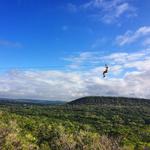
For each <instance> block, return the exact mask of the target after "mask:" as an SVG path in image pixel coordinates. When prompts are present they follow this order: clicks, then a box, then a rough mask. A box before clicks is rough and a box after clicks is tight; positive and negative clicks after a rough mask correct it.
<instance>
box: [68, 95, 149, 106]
mask: <svg viewBox="0 0 150 150" xmlns="http://www.w3.org/2000/svg"><path fill="white" fill-rule="evenodd" d="M68 104H71V105H114V106H116V105H117V106H118V105H120V106H145V105H146V106H150V100H149V99H140V98H127V97H104V96H89V97H83V98H79V99H76V100H73V101H71V102H69V103H68Z"/></svg>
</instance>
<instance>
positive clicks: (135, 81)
mask: <svg viewBox="0 0 150 150" xmlns="http://www.w3.org/2000/svg"><path fill="white" fill-rule="evenodd" d="M149 10H150V1H149V0H143V1H141V0H82V1H81V0H76V1H73V0H13V1H12V0H0V14H1V15H0V20H1V23H0V97H7V98H27V99H47V100H65V101H70V100H74V99H76V98H80V97H84V96H125V97H126V96H127V97H138V98H148V99H150V92H149V91H150V19H149V18H150V13H149ZM105 64H107V65H108V66H109V73H108V74H107V76H106V78H103V77H102V72H103V70H104V69H105V68H104V66H105Z"/></svg>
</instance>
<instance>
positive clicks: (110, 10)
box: [69, 0, 137, 24]
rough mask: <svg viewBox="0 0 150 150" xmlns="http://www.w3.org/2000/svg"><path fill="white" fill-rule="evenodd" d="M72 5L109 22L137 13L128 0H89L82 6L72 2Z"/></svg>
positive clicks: (97, 18)
mask: <svg viewBox="0 0 150 150" xmlns="http://www.w3.org/2000/svg"><path fill="white" fill-rule="evenodd" d="M71 7H73V8H72V9H73V10H74V9H75V10H76V11H77V10H78V11H80V10H86V11H88V12H89V14H90V16H92V17H94V18H96V20H101V21H103V22H104V23H108V24H110V23H114V22H116V21H117V20H118V19H120V18H121V17H122V16H125V17H128V16H130V17H132V16H136V15H137V13H136V8H135V7H133V6H132V5H131V4H129V2H128V0H89V1H88V2H86V3H83V4H81V5H80V6H76V5H74V4H71V6H70V7H69V8H71ZM76 11H75V12H76Z"/></svg>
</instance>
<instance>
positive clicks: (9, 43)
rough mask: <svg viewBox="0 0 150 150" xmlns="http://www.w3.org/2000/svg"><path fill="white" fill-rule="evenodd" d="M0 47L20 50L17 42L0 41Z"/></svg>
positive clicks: (20, 45) (19, 44)
mask: <svg viewBox="0 0 150 150" xmlns="http://www.w3.org/2000/svg"><path fill="white" fill-rule="evenodd" d="M0 46H6V47H15V48H21V47H22V44H21V43H19V42H14V41H10V40H0Z"/></svg>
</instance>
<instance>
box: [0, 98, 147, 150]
mask: <svg viewBox="0 0 150 150" xmlns="http://www.w3.org/2000/svg"><path fill="white" fill-rule="evenodd" d="M93 98H94V97H93ZM120 99H121V98H120ZM88 101H89V100H88ZM121 101H122V100H121ZM124 101H125V100H124ZM97 103H99V105H94V104H93V103H92V104H93V105H84V103H82V105H75V103H74V102H73V103H71V104H69V105H62V106H60V105H58V106H56V105H36V104H34V105H32V104H21V103H13V104H11V103H4V102H3V103H1V104H0V150H148V149H150V105H149V104H150V101H143V103H142V101H140V102H137V103H136V102H134V103H132V102H128V104H130V105H127V104H126V105H125V104H124V103H121V102H120V101H118V102H117V105H111V104H113V103H109V104H108V101H107V102H106V103H107V105H106V103H101V105H100V102H99V101H97V100H95V104H97ZM76 104H77V103H76Z"/></svg>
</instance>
